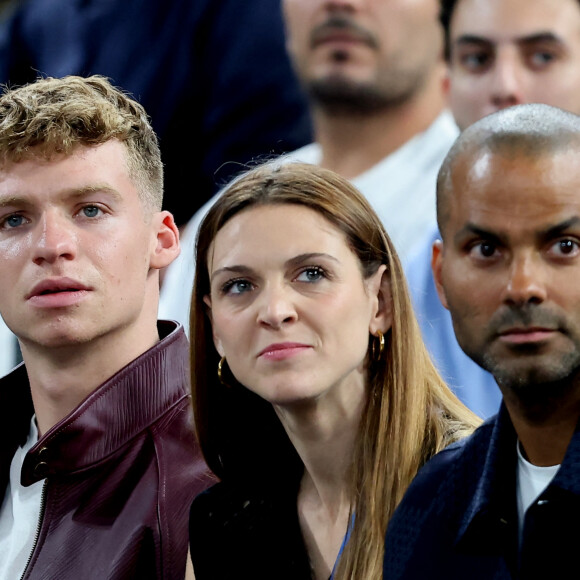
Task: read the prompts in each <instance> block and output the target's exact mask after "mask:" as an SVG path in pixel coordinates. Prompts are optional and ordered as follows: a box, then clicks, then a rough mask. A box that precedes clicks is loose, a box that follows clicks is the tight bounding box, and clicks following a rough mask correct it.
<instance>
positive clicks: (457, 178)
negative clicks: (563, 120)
mask: <svg viewBox="0 0 580 580" xmlns="http://www.w3.org/2000/svg"><path fill="white" fill-rule="evenodd" d="M509 153H510V154H509V155H505V154H504V152H501V151H500V152H497V151H493V150H492V151H490V150H488V151H485V150H484V151H480V152H477V151H472V152H471V153H466V154H464V155H462V156H460V157H459V158H458V159H457V160H456V163H455V164H454V166H453V167H452V168H451V176H450V177H451V180H450V181H451V183H449V184H448V185H449V191H448V192H447V195H449V200H448V203H449V209H450V210H451V213H452V214H453V213H455V214H456V217H459V214H462V215H461V219H468V215H467V214H473V215H475V214H477V215H480V216H481V217H482V218H483V217H485V216H488V217H490V219H493V216H494V215H495V216H507V217H509V216H513V217H514V218H527V219H530V220H532V219H533V220H539V219H541V217H542V215H543V214H546V215H547V214H553V215H560V214H562V212H564V213H566V212H568V211H572V212H576V211H577V209H575V208H580V148H579V147H578V146H576V147H575V148H573V149H565V150H557V151H554V152H551V153H550V152H543V153H539V154H538V153H536V154H534V153H530V152H529V151H526V150H525V149H524V150H520V151H517V150H515V151H514V150H511V151H509ZM453 208H455V209H456V210H457V211H456V212H454V211H453ZM558 219H560V218H558Z"/></svg>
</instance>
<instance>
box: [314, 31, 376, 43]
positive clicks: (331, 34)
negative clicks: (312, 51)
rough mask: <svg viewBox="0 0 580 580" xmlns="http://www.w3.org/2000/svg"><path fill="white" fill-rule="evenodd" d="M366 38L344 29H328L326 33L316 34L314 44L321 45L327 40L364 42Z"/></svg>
mask: <svg viewBox="0 0 580 580" xmlns="http://www.w3.org/2000/svg"><path fill="white" fill-rule="evenodd" d="M364 41H365V39H364V38H362V37H361V36H360V35H357V34H352V33H349V32H346V31H344V30H328V31H326V32H324V33H321V34H318V35H316V37H315V38H313V41H312V45H313V46H315V47H316V46H319V45H321V44H325V43H327V42H364Z"/></svg>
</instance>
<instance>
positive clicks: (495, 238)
mask: <svg viewBox="0 0 580 580" xmlns="http://www.w3.org/2000/svg"><path fill="white" fill-rule="evenodd" d="M467 235H475V236H478V237H480V238H486V239H488V240H490V241H492V242H496V243H497V242H501V241H502V240H501V238H502V236H501V235H499V234H494V233H492V232H490V231H488V230H485V229H483V228H480V227H479V226H476V225H475V224H474V223H472V222H467V223H466V224H465V225H464V226H463V227H462V228H461V229H460V230H459V231H458V232H457V233H456V234H455V235H454V236H453V240H454V241H455V243H457V242H461V240H462V239H463V238H464V237H466V236H467Z"/></svg>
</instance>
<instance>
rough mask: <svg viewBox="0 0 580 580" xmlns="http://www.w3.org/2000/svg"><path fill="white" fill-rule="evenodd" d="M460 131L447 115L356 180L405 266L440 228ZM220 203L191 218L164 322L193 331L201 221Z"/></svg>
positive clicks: (165, 289) (314, 150) (313, 148)
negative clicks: (440, 179)
mask: <svg viewBox="0 0 580 580" xmlns="http://www.w3.org/2000/svg"><path fill="white" fill-rule="evenodd" d="M458 134H459V130H458V129H457V126H456V125H455V122H454V121H453V117H452V116H451V114H450V113H449V112H447V111H445V112H443V113H441V115H439V117H438V118H437V119H436V120H435V121H434V122H433V123H432V124H431V125H430V126H429V128H428V129H427V130H425V131H424V132H422V133H419V134H418V135H415V136H414V137H413V138H412V139H410V140H409V141H407V143H405V144H404V145H402V146H401V147H400V148H399V149H397V150H396V151H394V152H393V153H391V155H388V156H387V157H385V158H384V159H383V160H381V161H379V163H377V164H376V165H374V166H373V167H371V168H370V169H369V170H367V171H365V172H364V173H362V174H361V175H359V176H357V177H355V178H354V179H353V180H352V183H353V185H355V186H356V187H357V188H358V189H359V190H360V191H361V193H362V194H363V195H364V196H365V197H366V198H367V199H368V201H369V202H370V203H371V205H372V206H373V208H374V210H375V211H376V212H377V214H378V216H379V218H380V219H381V221H382V222H383V224H384V226H385V229H386V230H387V233H388V234H389V236H390V238H391V240H392V241H393V244H394V245H395V248H396V249H397V252H398V254H399V257H400V258H401V260H402V261H403V263H404V262H405V259H406V257H408V256H410V255H411V254H412V253H414V252H415V251H416V249H417V246H416V244H417V243H418V242H420V241H422V239H423V234H424V232H426V231H428V230H429V231H430V230H431V229H433V228H434V227H436V223H437V220H436V212H435V188H436V181H437V173H438V171H439V167H440V166H441V163H442V161H443V159H444V158H445V156H446V155H447V152H448V151H449V148H450V147H451V145H452V144H453V142H454V141H455V139H456V138H457V135H458ZM321 158H322V151H321V149H320V146H319V145H318V144H317V143H311V144H310V145H306V146H305V147H302V148H300V149H297V150H296V151H294V152H293V153H290V154H289V155H287V156H285V157H284V158H283V159H287V160H288V161H301V162H303V163H312V164H314V165H317V164H319V163H320V160H321ZM218 197H219V193H218V194H216V195H215V196H214V197H213V198H212V199H211V200H209V201H208V202H207V203H206V204H205V205H204V206H202V207H201V208H200V209H199V210H198V211H197V213H196V214H195V215H194V216H193V217H192V218H191V220H190V221H189V223H188V224H187V227H186V229H185V232H184V234H183V236H182V238H181V254H180V256H179V257H178V258H177V259H176V260H175V261H174V262H173V263H172V264H171V266H169V269H168V271H167V273H166V275H165V279H164V281H163V286H162V288H161V299H160V304H159V318H163V319H170V320H177V321H178V322H181V323H182V324H183V325H184V326H185V328H186V330H187V329H188V328H189V303H190V300H191V291H192V287H193V278H194V273H195V263H194V260H195V239H196V236H197V230H198V228H199V225H200V224H201V221H202V220H203V218H204V217H205V214H206V213H207V212H208V210H209V208H210V207H211V206H212V205H213V204H214V203H215V201H216V199H217V198H218Z"/></svg>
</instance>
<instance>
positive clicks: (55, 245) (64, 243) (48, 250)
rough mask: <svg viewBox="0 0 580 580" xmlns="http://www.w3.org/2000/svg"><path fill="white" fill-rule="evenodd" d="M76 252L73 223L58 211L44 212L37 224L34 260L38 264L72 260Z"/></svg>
mask: <svg viewBox="0 0 580 580" xmlns="http://www.w3.org/2000/svg"><path fill="white" fill-rule="evenodd" d="M75 254H76V237H75V234H74V233H73V229H72V224H71V223H70V221H69V220H67V219H66V218H65V217H64V216H60V215H59V214H58V212H56V211H48V212H46V213H45V214H43V216H42V218H41V219H40V221H39V222H38V224H37V239H36V240H35V246H34V257H33V261H34V263H35V264H37V265H42V264H43V263H44V262H47V263H51V264H52V263H54V262H56V261H58V260H59V259H64V260H72V259H73V258H74V257H75Z"/></svg>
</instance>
